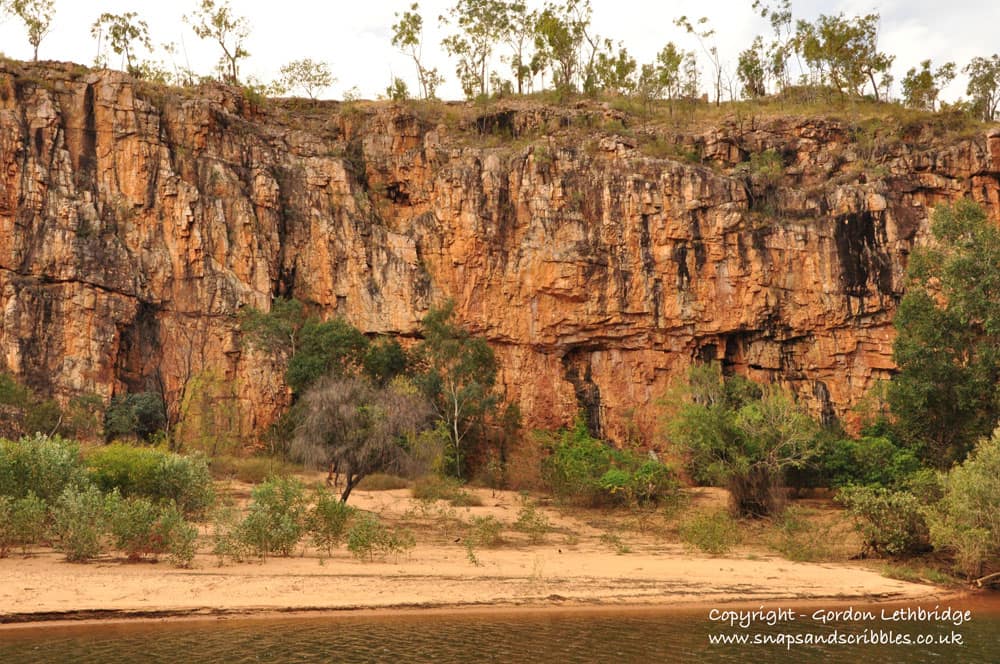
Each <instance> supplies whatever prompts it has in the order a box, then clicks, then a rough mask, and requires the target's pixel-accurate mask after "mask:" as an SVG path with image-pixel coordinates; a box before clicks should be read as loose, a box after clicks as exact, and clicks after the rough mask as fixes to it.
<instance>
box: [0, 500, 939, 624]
mask: <svg viewBox="0 0 1000 664" xmlns="http://www.w3.org/2000/svg"><path fill="white" fill-rule="evenodd" d="M482 498H483V502H484V505H483V506H482V507H472V508H447V507H441V511H442V512H447V518H442V517H440V516H438V517H426V518H427V519H428V520H430V521H433V522H434V523H435V524H436V525H433V526H432V525H427V524H425V526H424V527H423V528H421V526H420V523H419V519H418V522H417V523H415V524H414V523H413V522H412V520H413V519H417V517H414V516H413V513H414V503H413V501H412V499H411V498H409V493H408V492H407V491H405V490H399V491H383V492H362V493H360V494H359V495H357V496H356V497H355V496H352V503H355V504H356V505H359V506H361V507H364V508H365V509H369V510H372V511H374V512H377V513H379V514H380V516H381V517H382V518H383V519H385V520H387V521H390V522H391V521H393V520H404V519H406V518H409V519H410V520H411V521H410V522H408V523H409V524H410V525H414V526H415V528H416V532H417V542H418V544H417V547H416V548H415V549H414V550H413V551H412V552H411V553H409V554H407V555H404V556H401V557H399V558H398V559H393V558H390V559H388V560H384V561H375V562H361V561H358V560H355V559H354V558H352V557H351V556H350V555H349V554H348V553H347V552H346V551H344V550H342V549H341V550H339V551H337V552H335V553H334V556H333V557H332V558H328V559H326V560H321V559H320V558H319V557H318V556H317V555H316V553H315V552H314V551H312V550H309V549H304V550H303V552H302V554H301V555H298V556H296V557H292V558H270V559H268V560H267V561H266V562H263V563H259V562H254V563H243V564H226V565H225V566H221V567H220V566H219V565H218V561H217V559H216V558H215V557H214V556H212V555H211V554H210V553H208V552H205V553H200V554H199V555H198V557H197V559H196V561H195V564H194V566H193V568H191V569H177V568H174V567H171V566H170V565H169V564H167V563H166V562H159V563H148V562H146V563H128V562H124V561H121V560H119V559H113V558H106V559H101V560H98V561H95V562H92V563H88V564H71V563H66V562H64V561H63V560H62V556H61V555H60V554H58V553H55V552H53V551H50V550H41V551H39V552H35V553H34V554H33V555H32V556H30V557H27V558H22V557H21V556H19V555H12V556H10V557H8V558H5V559H2V560H0V622H2V623H17V622H29V621H42V620H60V619H93V618H125V617H157V616H185V615H225V614H253V613H258V612H274V611H290V610H295V611H316V610H348V609H384V608H399V607H475V606H479V607H486V606H489V607H510V606H551V605H558V606H608V607H613V606H626V605H637V604H649V605H675V606H676V605H711V604H716V603H723V602H740V601H741V602H758V601H768V602H771V601H775V600H798V601H806V600H844V601H853V600H858V601H862V600H863V601H893V600H895V601H917V600H928V599H934V598H935V597H941V596H943V595H944V592H943V591H942V590H940V589H939V588H936V587H934V586H927V585H920V584H914V583H907V582H903V581H897V580H893V579H888V578H885V577H883V576H881V575H880V574H878V573H877V572H876V571H873V570H871V569H866V568H864V567H862V566H860V565H858V564H853V563H840V562H837V563H821V564H819V563H797V562H791V561H788V560H784V559H782V558H780V557H778V556H776V555H773V554H768V553H767V552H766V551H759V550H752V549H747V548H740V549H736V550H734V551H733V552H732V553H730V554H728V555H726V556H719V557H714V556H706V555H698V554H694V553H692V552H691V551H690V550H688V549H686V548H685V547H684V546H683V545H681V544H680V543H677V542H670V541H664V539H663V538H662V537H659V536H654V535H652V534H648V533H647V534H629V535H628V542H629V549H630V551H629V552H628V553H624V554H620V553H617V552H616V551H614V550H612V548H611V547H609V546H608V545H607V544H606V543H602V540H601V538H600V535H601V534H602V533H603V532H604V531H603V530H602V529H601V528H598V527H594V526H593V525H591V524H588V523H587V522H586V520H580V519H579V518H577V517H575V516H573V515H567V514H565V513H562V512H560V511H558V510H555V509H546V510H545V511H546V512H547V513H548V514H549V516H550V519H551V520H552V521H553V525H554V527H555V531H554V532H553V533H552V534H550V535H549V536H548V537H547V539H546V541H545V542H544V543H541V544H534V545H533V544H529V543H528V542H527V541H518V540H517V536H518V534H516V533H511V534H509V535H508V536H507V539H508V543H507V544H506V545H504V546H501V547H499V548H492V549H478V550H477V551H476V557H477V558H478V562H479V565H478V566H476V565H473V564H471V563H470V561H469V560H468V558H467V555H466V550H465V548H464V547H463V546H462V545H461V544H460V543H456V542H455V540H456V539H460V538H461V535H462V533H463V530H462V527H461V525H460V523H461V520H462V518H463V517H465V518H468V516H470V515H481V514H493V515H496V516H497V518H499V519H501V520H502V521H504V522H505V523H510V522H511V521H512V520H513V517H514V515H515V514H516V511H517V504H518V503H517V501H518V498H517V496H516V495H514V494H510V493H492V492H490V491H488V490H485V491H483V494H482ZM709 498H711V496H710V497H709ZM425 512H426V510H425ZM406 515H409V517H407V516H406ZM442 524H444V525H442ZM566 533H571V535H567V534H566Z"/></svg>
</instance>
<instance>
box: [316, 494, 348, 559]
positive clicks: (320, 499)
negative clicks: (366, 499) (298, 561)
mask: <svg viewBox="0 0 1000 664" xmlns="http://www.w3.org/2000/svg"><path fill="white" fill-rule="evenodd" d="M354 512H355V510H354V508H353V507H350V506H349V505H348V504H347V503H345V502H342V501H341V500H340V499H339V498H338V497H337V496H335V495H334V494H332V493H330V492H329V491H326V490H325V489H318V490H317V491H316V494H315V502H314V504H313V506H312V509H311V510H309V517H308V526H309V533H310V534H311V535H312V539H313V542H314V543H315V544H316V547H317V548H319V549H321V550H325V551H326V552H327V554H330V553H332V552H333V549H334V547H336V546H337V545H339V544H340V542H341V540H342V539H344V534H345V533H346V532H347V525H348V523H349V522H350V520H351V518H352V517H353V516H354Z"/></svg>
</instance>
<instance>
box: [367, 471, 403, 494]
mask: <svg viewBox="0 0 1000 664" xmlns="http://www.w3.org/2000/svg"><path fill="white" fill-rule="evenodd" d="M409 487H410V480H408V479H406V478H405V477H399V476H398V475H387V474H386V473H372V474H371V475H366V476H365V477H364V479H362V480H361V481H360V482H358V489H360V490H361V491H394V490H396V489H408V488H409Z"/></svg>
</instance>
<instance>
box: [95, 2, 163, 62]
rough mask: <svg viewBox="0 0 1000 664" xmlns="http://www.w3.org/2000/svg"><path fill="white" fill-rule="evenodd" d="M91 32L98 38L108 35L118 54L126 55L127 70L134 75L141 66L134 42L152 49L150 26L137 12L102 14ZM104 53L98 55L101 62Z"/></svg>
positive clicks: (113, 49)
mask: <svg viewBox="0 0 1000 664" xmlns="http://www.w3.org/2000/svg"><path fill="white" fill-rule="evenodd" d="M90 34H91V35H92V36H93V37H94V38H95V39H97V40H98V45H100V40H101V38H102V37H103V36H104V35H107V40H108V45H109V46H110V47H111V50H112V51H114V52H115V53H116V54H118V55H121V56H124V57H125V68H126V69H125V70H126V71H127V72H128V73H129V74H132V75H136V74H137V73H139V67H137V66H136V64H135V50H134V48H133V46H132V44H133V43H138V44H139V45H140V46H143V47H145V48H146V50H147V51H148V50H151V49H152V44H151V43H150V41H149V26H148V25H147V24H146V22H145V21H143V20H141V19H139V18H138V14H136V13H135V12H125V13H124V14H110V13H107V12H105V13H103V14H101V15H100V16H99V17H98V18H97V20H96V21H94V24H93V25H92V26H90ZM103 59H104V57H103V55H101V54H99V55H98V61H99V64H101V63H100V61H101V60H103Z"/></svg>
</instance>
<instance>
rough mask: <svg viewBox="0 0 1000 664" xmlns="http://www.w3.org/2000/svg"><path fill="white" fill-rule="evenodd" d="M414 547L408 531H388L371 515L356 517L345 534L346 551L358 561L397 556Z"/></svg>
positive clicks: (413, 540) (413, 541)
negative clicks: (390, 555) (391, 555)
mask: <svg viewBox="0 0 1000 664" xmlns="http://www.w3.org/2000/svg"><path fill="white" fill-rule="evenodd" d="M414 546H416V540H415V539H414V538H413V534H412V533H411V532H410V531H408V530H402V531H394V530H389V529H388V528H386V527H385V525H384V524H382V522H380V521H379V520H378V519H377V518H376V517H375V516H374V515H372V514H367V513H365V514H360V515H358V516H357V517H356V518H355V519H354V521H353V523H352V524H351V528H350V530H349V531H348V532H347V550H348V551H350V552H351V554H352V555H353V556H354V557H355V558H357V559H358V560H369V561H370V560H374V559H375V558H376V557H384V556H387V555H389V554H390V553H391V554H395V555H399V554H400V553H403V552H405V551H408V550H410V549H412V548H413V547H414Z"/></svg>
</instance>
